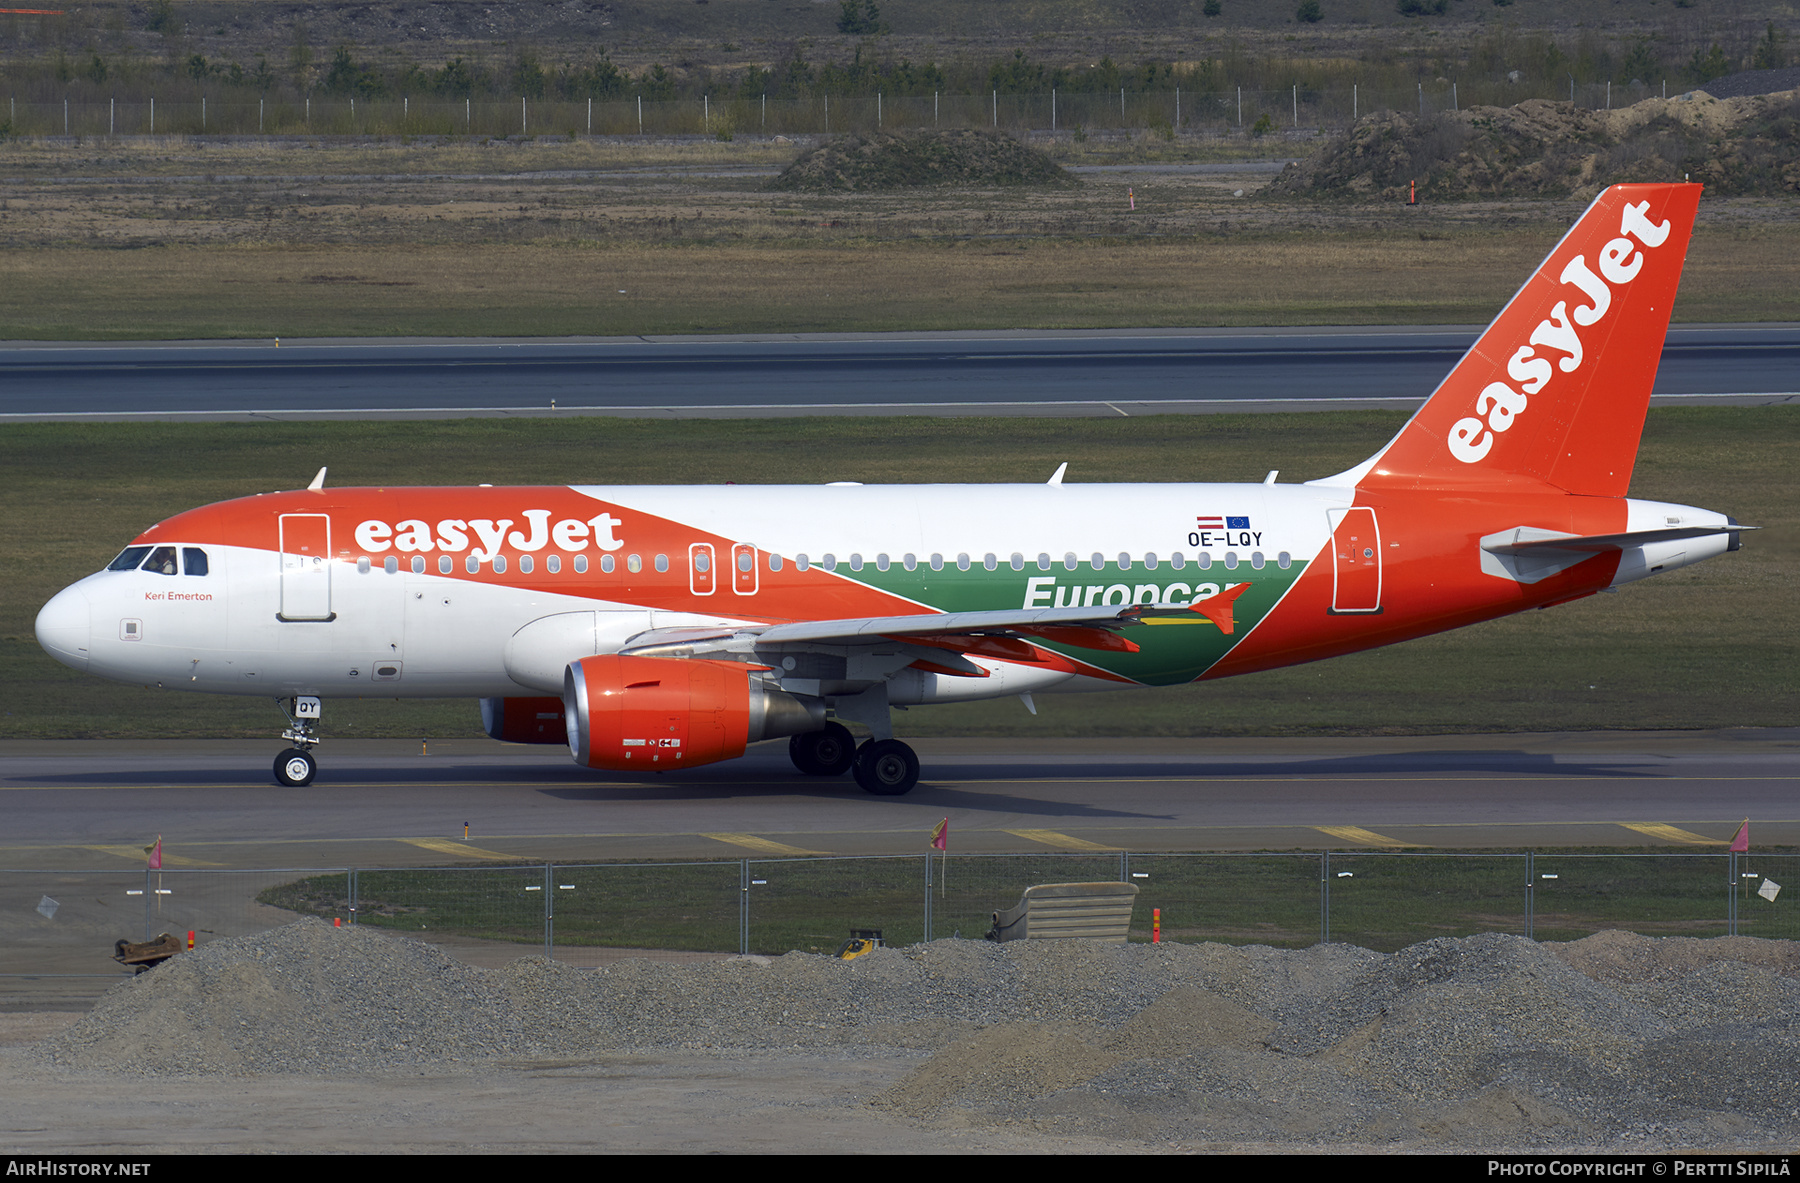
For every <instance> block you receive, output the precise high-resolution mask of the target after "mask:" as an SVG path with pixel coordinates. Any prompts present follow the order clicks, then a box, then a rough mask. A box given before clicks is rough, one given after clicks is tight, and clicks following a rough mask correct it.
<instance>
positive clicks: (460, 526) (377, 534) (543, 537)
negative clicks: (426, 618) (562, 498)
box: [356, 509, 625, 562]
mask: <svg viewBox="0 0 1800 1183" xmlns="http://www.w3.org/2000/svg"><path fill="white" fill-rule="evenodd" d="M550 513H551V511H550V510H547V509H526V510H521V511H520V512H519V517H520V518H523V519H524V528H523V529H522V530H513V529H512V526H513V523H514V521H515V519H513V518H497V519H496V518H443V519H441V520H440V521H437V522H427V521H425V520H424V519H422V518H407V519H405V520H404V521H399V522H394V523H388V522H384V521H381V520H379V519H370V520H368V521H364V522H359V523H357V527H356V545H357V546H358V547H360V548H362V550H363V551H365V552H366V553H368V554H380V553H381V552H382V551H385V550H388V549H389V548H392V549H394V550H397V551H400V552H401V553H403V554H423V553H425V552H426V551H432V550H440V551H446V552H448V553H451V554H457V553H460V552H462V551H465V550H468V549H469V547H470V538H469V536H470V535H471V534H473V535H474V536H475V541H476V542H478V543H479V545H478V546H476V547H475V553H476V554H477V555H479V556H480V557H481V559H482V560H483V561H484V562H485V561H486V560H489V559H492V558H493V557H494V556H495V555H497V554H499V553H500V551H501V548H502V545H503V544H505V545H510V546H511V547H512V548H513V549H514V550H518V551H524V552H526V553H531V552H533V551H540V550H543V549H544V548H545V547H546V546H548V545H549V544H550V543H551V542H552V541H554V542H555V543H556V548H557V549H558V550H563V551H580V550H586V549H587V547H588V542H589V540H590V539H591V540H592V541H593V544H594V546H595V548H596V549H598V550H606V551H612V550H618V549H619V548H620V547H622V546H624V545H625V543H624V542H623V541H621V540H620V539H619V538H618V537H617V536H616V535H615V534H614V533H613V531H614V529H615V528H616V527H618V526H620V525H622V524H623V522H622V521H621V519H619V518H616V517H614V516H613V515H612V514H610V513H602V514H598V515H596V516H594V517H591V518H589V519H587V520H586V521H582V520H580V519H579V518H563V519H561V520H559V521H557V522H556V523H555V524H554V525H552V524H551V522H550ZM509 530H510V531H511V533H510V534H509V533H508V531H509Z"/></svg>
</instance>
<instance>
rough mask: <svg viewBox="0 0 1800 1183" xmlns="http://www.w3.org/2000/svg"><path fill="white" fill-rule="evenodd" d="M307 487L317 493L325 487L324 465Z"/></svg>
mask: <svg viewBox="0 0 1800 1183" xmlns="http://www.w3.org/2000/svg"><path fill="white" fill-rule="evenodd" d="M306 487H307V488H308V489H309V490H311V491H313V492H315V493H316V492H318V491H319V490H320V489H323V488H324V487H325V469H324V468H323V467H321V468H320V469H319V475H318V476H316V477H314V478H313V479H312V484H310V485H308V486H306Z"/></svg>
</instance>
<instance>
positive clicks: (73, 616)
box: [37, 587, 92, 671]
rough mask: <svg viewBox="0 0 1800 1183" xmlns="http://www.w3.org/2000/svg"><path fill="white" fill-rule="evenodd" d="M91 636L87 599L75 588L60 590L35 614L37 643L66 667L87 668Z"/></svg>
mask: <svg viewBox="0 0 1800 1183" xmlns="http://www.w3.org/2000/svg"><path fill="white" fill-rule="evenodd" d="M91 634H92V628H91V627H90V623H89V608H88V598H87V596H86V595H84V594H82V592H81V591H80V590H79V589H77V588H73V587H65V588H63V589H62V590H61V591H59V592H57V593H56V594H55V595H54V596H52V597H51V598H50V602H49V603H48V604H45V605H44V607H43V608H42V609H41V610H40V611H39V612H38V615H37V639H38V644H39V645H42V646H43V647H44V652H46V653H48V654H49V655H50V656H52V657H54V658H56V660H58V661H60V662H62V663H63V664H64V665H66V666H73V667H74V668H75V669H78V670H83V671H85V670H86V669H87V664H88V646H89V641H90V637H91Z"/></svg>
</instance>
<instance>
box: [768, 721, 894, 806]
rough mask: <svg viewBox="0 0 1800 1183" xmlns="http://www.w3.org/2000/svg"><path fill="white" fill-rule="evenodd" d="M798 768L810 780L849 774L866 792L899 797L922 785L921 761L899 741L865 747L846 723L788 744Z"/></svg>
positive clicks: (830, 725)
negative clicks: (858, 741)
mask: <svg viewBox="0 0 1800 1183" xmlns="http://www.w3.org/2000/svg"><path fill="white" fill-rule="evenodd" d="M788 756H789V757H790V758H791V759H792V760H793V761H794V767H795V768H798V769H799V770H800V771H801V772H804V773H806V774H807V775H808V776H842V775H843V774H844V773H846V772H848V773H850V774H851V775H852V776H854V777H855V778H856V783H857V784H858V785H860V786H862V789H863V791H864V792H867V793H873V794H874V795H876V796H878V797H898V796H900V795H901V794H903V793H908V792H911V791H912V787H913V786H914V785H916V784H918V783H919V757H918V755H917V754H915V753H914V752H913V750H912V748H910V747H908V746H907V745H906V744H903V743H901V742H900V741H899V740H897V739H872V740H870V741H868V742H867V743H865V744H863V745H862V746H861V747H857V746H856V737H855V736H853V735H851V734H850V729H849V728H848V727H845V726H844V725H843V724H842V723H827V724H825V729H824V730H823V731H808V732H806V733H804V734H802V735H796V736H794V737H793V738H791V739H789V740H788Z"/></svg>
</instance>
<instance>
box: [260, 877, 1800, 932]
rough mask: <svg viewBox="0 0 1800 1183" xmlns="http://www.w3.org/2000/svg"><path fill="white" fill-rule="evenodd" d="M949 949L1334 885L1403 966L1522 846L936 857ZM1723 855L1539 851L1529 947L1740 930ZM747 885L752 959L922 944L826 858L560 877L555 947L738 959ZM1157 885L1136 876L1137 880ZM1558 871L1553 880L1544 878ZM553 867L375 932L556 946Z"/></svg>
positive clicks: (289, 902) (1759, 927)
mask: <svg viewBox="0 0 1800 1183" xmlns="http://www.w3.org/2000/svg"><path fill="white" fill-rule="evenodd" d="M1795 858H1796V856H1795V854H1794V853H1793V852H1791V851H1787V852H1775V853H1766V854H1765V853H1759V854H1757V855H1754V856H1746V857H1745V858H1744V859H1743V860H1741V868H1742V869H1744V870H1749V869H1752V868H1758V869H1760V870H1766V871H1767V872H1768V873H1769V874H1770V876H1771V877H1772V878H1777V881H1781V878H1792V876H1791V874H1790V870H1789V869H1790V868H1791V867H1792V866H1793V865H1794V863H1795ZM932 866H933V876H932V879H933V881H932V885H931V893H932V902H931V908H932V920H933V923H932V935H933V937H936V938H942V937H948V936H953V935H960V936H962V937H965V938H978V937H981V936H983V935H984V934H985V933H986V932H987V930H988V928H989V926H990V923H991V920H992V914H993V912H995V911H996V910H999V909H1002V908H1007V907H1011V906H1012V905H1013V904H1016V903H1017V902H1018V899H1019V895H1020V893H1021V892H1022V891H1023V890H1024V889H1025V888H1026V887H1029V886H1030V885H1032V884H1034V883H1058V882H1109V881H1112V882H1116V881H1117V880H1118V879H1119V876H1120V874H1121V871H1125V872H1127V873H1129V874H1131V875H1132V876H1133V878H1132V879H1131V882H1134V883H1136V884H1138V886H1139V889H1140V890H1139V895H1138V898H1137V903H1136V906H1135V908H1134V910H1133V916H1132V929H1131V939H1132V940H1134V941H1147V940H1149V939H1150V938H1151V923H1152V913H1153V910H1155V909H1160V910H1161V912H1162V939H1163V940H1167V941H1179V942H1195V941H1218V942H1222V943H1226V944H1240V945H1242V944H1257V945H1272V946H1276V947H1282V948H1303V947H1305V946H1307V945H1311V944H1314V943H1316V942H1317V941H1318V940H1319V938H1320V935H1321V913H1322V911H1325V910H1327V909H1325V908H1324V907H1323V903H1324V901H1323V900H1322V899H1321V872H1322V871H1324V872H1325V873H1326V878H1325V880H1324V886H1325V887H1326V888H1327V889H1328V890H1329V894H1330V902H1329V909H1328V911H1329V919H1330V936H1331V939H1332V940H1333V941H1339V942H1344V943H1348V944H1354V945H1361V946H1363V947H1364V948H1371V949H1379V950H1382V951H1384V952H1392V951H1393V950H1395V949H1401V948H1404V947H1406V946H1407V945H1411V944H1415V943H1417V942H1419V941H1423V940H1429V939H1431V938H1434V937H1453V936H1458V937H1459V936H1468V935H1471V934H1473V933H1479V932H1509V933H1515V934H1521V935H1522V934H1524V933H1525V931H1526V899H1525V884H1526V879H1527V862H1526V856H1525V855H1524V853H1522V852H1506V853H1501V852H1474V853H1469V852H1457V853H1447V852H1438V851H1415V852H1409V853H1406V854H1394V853H1382V852H1333V853H1332V854H1331V855H1330V860H1329V865H1328V867H1327V864H1326V863H1324V862H1323V861H1322V860H1321V856H1320V855H1319V854H1317V853H1266V854H1242V855H1237V854H1232V855H1227V854H1156V855H1130V856H1128V857H1127V858H1125V859H1123V860H1122V859H1121V856H1119V855H1112V854H1106V855H993V856H968V855H964V856H951V857H949V858H941V857H940V858H937V859H934V860H933V864H932ZM1727 866H1728V864H1727V862H1726V857H1725V855H1724V854H1722V853H1709V854H1704V855H1689V854H1669V853H1668V852H1666V851H1658V852H1654V853H1651V852H1616V851H1615V852H1607V853H1597V852H1593V851H1580V852H1559V853H1556V854H1538V855H1535V856H1534V857H1533V861H1532V863H1531V864H1530V868H1531V873H1532V876H1533V878H1532V882H1533V889H1534V891H1535V894H1536V900H1535V904H1534V907H1535V924H1534V926H1533V930H1532V935H1534V936H1535V937H1536V938H1537V939H1538V940H1577V939H1579V938H1581V937H1584V936H1587V935H1589V934H1591V933H1594V932H1600V931H1603V930H1606V929H1623V930H1626V931H1631V932H1641V933H1644V934H1646V935H1650V936H1692V937H1714V936H1722V935H1724V934H1725V932H1726V923H1725V921H1726V907H1727V900H1726V896H1725V881H1726V870H1727ZM746 871H747V873H748V877H749V879H750V886H749V894H748V897H747V900H748V923H749V942H750V949H751V951H752V952H756V953H764V954H770V955H779V954H782V953H786V952H788V951H790V950H794V949H799V950H802V951H806V952H814V953H829V952H833V951H835V949H836V948H837V946H838V944H839V943H840V942H841V941H842V940H843V939H844V938H845V937H847V936H848V935H849V933H850V930H851V929H852V928H876V929H880V930H881V932H882V934H883V937H884V939H885V940H886V941H887V943H888V944H892V945H907V944H913V943H916V942H918V941H920V940H922V939H924V935H925V929H924V907H925V899H924V896H925V889H926V888H925V880H924V860H923V859H920V858H820V859H779V860H750V861H749V862H748V864H745V863H741V862H695V863H661V864H638V863H618V864H607V865H593V866H571V867H556V868H555V869H554V872H553V875H552V876H551V878H550V880H549V883H550V886H551V889H552V891H553V892H554V899H553V903H554V907H555V913H556V915H555V936H556V944H557V945H559V946H563V947H582V946H587V947H613V948H632V949H675V950H688V951H695V952H733V951H736V950H737V949H738V948H739V941H740V936H739V911H738V909H739V906H740V896H741V887H740V885H741V883H742V880H743V877H744V875H745V874H746ZM1140 874H1141V875H1142V876H1143V877H1142V878H1138V877H1137V876H1138V875H1140ZM1545 876H1554V878H1546V877H1545ZM544 884H545V874H544V868H543V866H542V865H541V864H540V865H537V866H520V867H491V866H482V867H457V868H437V869H427V870H407V871H362V872H358V873H357V878H356V892H357V912H356V916H357V919H358V922H359V923H362V924H372V925H376V926H379V927H383V928H392V929H396V930H401V931H409V932H423V933H426V934H430V935H435V936H445V935H454V936H460V937H472V938H479V939H484V940H495V941H507V942H513V943H517V944H520V945H536V944H541V943H542V942H543V939H544V894H543V886H544ZM348 885H349V880H348V878H347V876H345V875H344V874H341V873H340V874H334V875H319V876H313V877H310V878H306V879H300V880H296V881H294V882H292V883H288V884H283V885H281V886H278V887H273V888H270V889H268V890H267V891H264V892H263V893H262V894H261V895H260V896H259V897H258V902H259V903H262V904H266V905H269V906H272V907H278V908H285V909H287V910H289V911H293V912H297V913H300V914H302V915H309V916H323V917H339V918H344V919H348V918H349V917H350V910H349V904H350V899H349V894H348ZM1739 912H1740V920H1739V932H1740V933H1742V934H1744V935H1751V936H1762V937H1773V938H1781V939H1794V938H1795V937H1797V936H1800V924H1796V923H1795V922H1794V921H1793V920H1792V919H1791V908H1786V909H1783V908H1780V907H1778V906H1776V905H1774V904H1769V903H1766V902H1765V901H1763V900H1760V899H1756V898H1754V897H1751V896H1748V895H1746V896H1745V897H1744V898H1743V899H1742V900H1741V901H1740V904H1739Z"/></svg>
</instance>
